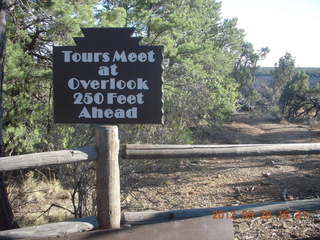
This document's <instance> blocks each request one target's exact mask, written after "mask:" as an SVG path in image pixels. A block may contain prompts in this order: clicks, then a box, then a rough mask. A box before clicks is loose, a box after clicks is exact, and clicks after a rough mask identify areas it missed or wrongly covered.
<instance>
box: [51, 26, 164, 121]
mask: <svg viewBox="0 0 320 240" xmlns="http://www.w3.org/2000/svg"><path fill="white" fill-rule="evenodd" d="M82 32H83V34H84V37H83V38H74V40H75V42H76V44H77V45H76V46H55V47H54V48H53V60H54V63H53V83H54V85H53V86H54V88H53V90H54V119H55V122H56V123H99V124H117V123H119V124H120V123H162V122H163V120H162V119H163V110H162V109H163V104H162V78H161V75H162V67H161V63H162V51H163V47H162V46H140V45H139V40H141V38H138V37H131V35H132V34H133V32H134V28H84V29H82Z"/></svg>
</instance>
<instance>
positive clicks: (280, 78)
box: [272, 52, 296, 102]
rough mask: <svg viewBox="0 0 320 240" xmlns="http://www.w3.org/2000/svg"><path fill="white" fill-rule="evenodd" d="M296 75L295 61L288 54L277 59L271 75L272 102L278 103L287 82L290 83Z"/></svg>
mask: <svg viewBox="0 0 320 240" xmlns="http://www.w3.org/2000/svg"><path fill="white" fill-rule="evenodd" d="M295 73H296V69H295V59H294V58H293V56H292V55H291V54H290V53H288V52H287V53H286V54H285V55H284V56H283V57H281V58H280V59H279V62H278V63H276V64H275V68H274V71H273V72H272V75H273V84H272V89H273V101H274V102H278V101H279V98H280V96H281V93H282V91H283V88H284V87H285V86H286V84H287V82H289V81H291V80H292V78H293V76H294V75H295Z"/></svg>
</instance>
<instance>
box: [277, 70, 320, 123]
mask: <svg viewBox="0 0 320 240" xmlns="http://www.w3.org/2000/svg"><path fill="white" fill-rule="evenodd" d="M319 96H320V88H319V86H316V87H315V88H313V89H310V87H309V77H308V75H307V74H306V73H305V72H303V71H299V72H297V73H295V75H294V76H293V78H292V80H291V81H289V82H287V84H286V86H285V88H284V90H283V92H282V95H281V97H280V101H279V103H280V108H281V111H282V114H283V115H284V116H285V118H286V119H288V120H299V119H305V118H309V117H312V116H313V117H317V116H318V113H319V111H320V108H319V102H320V99H319Z"/></svg>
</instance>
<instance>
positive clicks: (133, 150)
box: [123, 143, 320, 159]
mask: <svg viewBox="0 0 320 240" xmlns="http://www.w3.org/2000/svg"><path fill="white" fill-rule="evenodd" d="M319 153H320V143H290V144H238V145H151V144H144V145H143V144H127V145H126V146H125V149H124V150H123V155H124V157H125V158H128V159H141V158H142V159H143V158H146V159H162V158H166V159H170V158H198V157H199V158H204V157H206V158H213V157H239V156H241V157H246V156H266V155H305V154H319Z"/></svg>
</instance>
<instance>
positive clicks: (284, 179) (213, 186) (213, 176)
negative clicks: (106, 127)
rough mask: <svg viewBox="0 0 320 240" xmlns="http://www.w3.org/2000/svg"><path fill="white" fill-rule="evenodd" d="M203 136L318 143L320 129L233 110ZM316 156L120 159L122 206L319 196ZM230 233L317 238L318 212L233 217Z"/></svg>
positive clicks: (170, 206) (215, 139) (135, 208)
mask: <svg viewBox="0 0 320 240" xmlns="http://www.w3.org/2000/svg"><path fill="white" fill-rule="evenodd" d="M204 137H205V138H207V139H206V141H207V142H208V143H209V142H210V143H211V144H213V143H224V144H231V143H298V142H299V143H302V142H320V128H319V127H318V126H316V125H312V126H310V125H307V124H305V125H304V124H290V123H287V122H279V121H278V122H277V121H275V120H272V119H270V120H265V119H261V118H259V117H249V116H248V115H246V114H238V115H236V116H234V120H233V121H232V122H230V123H228V124H226V125H225V126H224V128H223V130H216V131H212V130H211V131H208V134H207V135H206V136H204ZM319 160H320V156H317V155H304V156H266V157H245V158H243V157H241V158H232V159H230V158H228V159H220V158H219V159H217V158H212V159H193V160H192V159H188V160H184V159H183V160H159V161H155V160H152V161H151V160H150V161H147V160H143V161H141V160H136V161H134V162H131V163H128V162H123V163H122V164H121V165H122V169H121V171H122V173H124V174H123V176H122V196H123V202H122V205H123V207H124V210H127V211H145V210H169V209H187V208H204V207H219V206H228V205H233V206H235V205H243V204H248V203H259V202H275V201H284V200H298V199H308V198H318V197H319V196H320V185H319V182H320V161H319ZM123 161H127V160H123ZM160 161H161V163H160ZM234 233H235V239H238V240H240V239H241V240H242V239H300V240H302V239H320V211H316V212H312V213H310V212H309V213H307V214H305V215H303V216H302V217H297V215H294V214H291V215H290V216H289V218H286V219H281V218H280V217H279V216H272V217H271V218H269V219H262V218H259V217H257V218H254V219H242V218H237V219H235V220H234ZM317 237H318V238H317Z"/></svg>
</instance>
